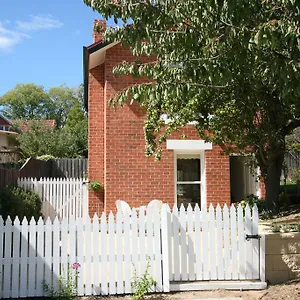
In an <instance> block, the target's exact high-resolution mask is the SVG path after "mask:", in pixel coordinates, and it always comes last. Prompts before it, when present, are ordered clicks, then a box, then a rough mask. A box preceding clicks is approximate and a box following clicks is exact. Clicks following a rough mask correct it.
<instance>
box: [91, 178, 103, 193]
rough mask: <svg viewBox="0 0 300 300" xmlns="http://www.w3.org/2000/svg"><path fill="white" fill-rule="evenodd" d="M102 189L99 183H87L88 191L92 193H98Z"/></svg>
mask: <svg viewBox="0 0 300 300" xmlns="http://www.w3.org/2000/svg"><path fill="white" fill-rule="evenodd" d="M102 188H103V184H102V183H101V182H99V181H91V182H90V183H89V189H90V190H92V191H94V192H96V193H97V192H99V191H100V190H101V189H102Z"/></svg>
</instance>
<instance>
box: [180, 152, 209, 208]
mask: <svg viewBox="0 0 300 300" xmlns="http://www.w3.org/2000/svg"><path fill="white" fill-rule="evenodd" d="M175 159H176V162H175V166H176V174H175V186H176V193H175V195H176V203H177V206H178V207H180V205H181V204H183V205H184V207H187V206H188V205H189V204H191V205H192V207H194V206H195V205H196V203H197V204H198V205H199V207H201V191H202V186H201V185H202V183H203V182H202V178H201V177H202V176H201V175H202V173H203V172H202V171H201V155H200V154H178V153H176V154H175Z"/></svg>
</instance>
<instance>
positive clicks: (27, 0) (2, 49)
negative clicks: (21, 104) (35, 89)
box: [0, 0, 113, 97]
mask: <svg viewBox="0 0 300 300" xmlns="http://www.w3.org/2000/svg"><path fill="white" fill-rule="evenodd" d="M94 19H102V17H101V15H100V14H99V13H96V12H94V11H93V10H92V9H91V8H90V7H88V6H86V5H85V4H84V3H83V1H82V0H51V1H45V0H42V1H41V0H0V70H1V75H0V97H1V96H2V95H3V94H5V93H6V92H8V91H9V90H11V89H13V88H14V87H15V86H16V84H18V83H22V84H24V83H35V84H38V85H42V86H44V87H45V89H48V88H50V87H56V86H59V85H62V84H65V85H66V86H69V87H75V86H78V85H79V84H81V83H82V82H83V70H82V47H83V46H88V45H90V44H92V29H93V21H94ZM108 24H109V25H113V21H110V20H109V21H108Z"/></svg>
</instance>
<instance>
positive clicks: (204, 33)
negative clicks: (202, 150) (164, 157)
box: [84, 0, 300, 207]
mask: <svg viewBox="0 0 300 300" xmlns="http://www.w3.org/2000/svg"><path fill="white" fill-rule="evenodd" d="M84 2H85V3H86V4H87V5H88V6H91V7H92V8H93V9H94V10H96V11H98V12H99V13H100V14H102V15H103V16H104V17H105V18H109V17H114V18H115V20H118V19H121V20H122V21H123V22H124V26H123V27H121V28H117V29H112V28H110V29H108V30H107V31H106V33H105V35H104V37H105V39H106V41H108V42H114V41H121V42H122V43H123V44H124V45H127V46H128V45H130V47H131V49H132V52H133V54H134V55H137V56H146V57H148V58H149V60H148V62H145V61H143V62H142V61H141V59H138V57H137V60H136V61H135V62H133V63H128V62H124V63H123V64H122V65H120V66H118V67H117V68H116V69H115V73H118V74H131V75H133V76H135V77H146V78H148V79H150V82H149V80H147V81H146V82H145V83H143V84H136V85H133V86H131V87H129V88H127V89H125V90H123V91H121V92H120V93H118V94H117V95H116V96H115V97H114V98H113V99H112V103H113V104H114V105H116V104H122V103H124V101H127V100H128V99H130V98H131V99H132V100H133V101H136V102H138V103H140V104H141V105H142V106H143V107H145V109H146V110H147V120H146V123H145V136H146V141H147V154H148V155H151V154H153V153H155V154H156V155H157V156H158V157H159V156H160V153H161V143H162V142H164V141H165V139H166V136H167V135H168V134H170V133H171V132H172V131H174V130H177V129H179V128H180V127H182V126H184V125H186V124H188V123H189V122H191V121H193V122H195V123H196V125H195V126H196V128H197V130H198V132H199V136H200V137H201V138H204V139H206V140H212V141H213V142H215V143H218V144H219V145H221V146H223V147H224V149H226V150H227V151H228V152H230V151H234V152H238V151H239V152H240V153H252V154H254V156H255V158H256V161H257V163H258V165H259V167H260V170H261V174H262V176H263V179H264V182H265V188H266V199H265V200H266V204H267V205H268V206H269V207H274V206H275V207H276V205H277V204H278V195H279V188H280V175H281V169H282V164H283V160H284V152H285V148H286V145H285V136H286V135H288V134H289V133H290V132H291V131H292V130H293V129H295V128H297V127H298V126H299V125H300V105H299V104H300V103H299V99H300V85H299V77H300V72H299V68H300V46H299V45H300V26H299V25H300V24H299V22H300V18H299V17H300V3H299V2H297V1H295V0H261V1H253V0H244V1H232V0H219V1H215V0H205V1H204V0H197V1H196V0H185V1H178V0H170V1H150V0H145V1H133V0H129V1H124V0H107V1H101V0H84ZM95 30H101V28H97V26H96V28H95ZM163 113H167V114H168V116H169V119H170V120H171V122H169V123H168V124H164V122H163V121H162V120H161V115H162V114H163ZM162 128H164V130H161V129H162Z"/></svg>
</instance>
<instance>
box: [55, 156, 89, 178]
mask: <svg viewBox="0 0 300 300" xmlns="http://www.w3.org/2000/svg"><path fill="white" fill-rule="evenodd" d="M51 163H52V166H51V168H52V170H51V177H59V178H86V177H87V169H88V159H87V158H57V159H52V160H51Z"/></svg>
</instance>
